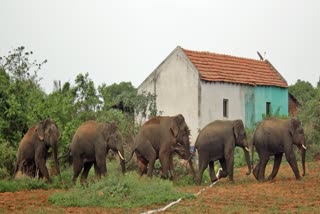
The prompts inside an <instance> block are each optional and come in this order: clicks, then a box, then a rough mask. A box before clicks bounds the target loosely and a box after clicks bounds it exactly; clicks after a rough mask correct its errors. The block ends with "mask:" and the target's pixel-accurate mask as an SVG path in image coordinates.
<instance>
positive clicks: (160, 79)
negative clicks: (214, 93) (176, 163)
mask: <svg viewBox="0 0 320 214" xmlns="http://www.w3.org/2000/svg"><path fill="white" fill-rule="evenodd" d="M154 82H155V83H156V86H155V87H154ZM198 88H199V73H198V72H197V71H195V69H194V67H193V65H192V64H191V63H190V61H189V59H188V58H187V57H186V56H185V54H184V52H183V51H182V50H181V49H180V48H179V47H178V48H176V49H175V50H174V51H173V52H172V53H171V54H170V55H169V57H168V58H167V59H166V60H165V61H164V62H163V63H161V64H160V66H159V67H158V68H157V69H156V70H155V72H153V73H152V74H151V75H150V76H149V77H148V78H147V79H146V80H145V81H144V82H143V83H142V84H141V85H140V86H139V91H140V92H141V91H149V92H152V93H153V92H154V90H155V91H156V95H157V98H156V99H157V101H156V102H157V108H158V111H161V112H162V115H164V116H174V115H177V114H182V115H183V116H184V117H185V120H186V123H187V124H188V126H189V128H190V130H191V143H192V144H194V142H195V140H196V138H197V136H198V132H197V130H198V123H199V122H198Z"/></svg>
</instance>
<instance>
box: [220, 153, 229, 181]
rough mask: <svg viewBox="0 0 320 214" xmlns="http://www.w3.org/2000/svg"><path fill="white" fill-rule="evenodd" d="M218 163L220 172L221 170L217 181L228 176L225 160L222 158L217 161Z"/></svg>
mask: <svg viewBox="0 0 320 214" xmlns="http://www.w3.org/2000/svg"><path fill="white" fill-rule="evenodd" d="M219 162H220V166H221V168H222V171H221V170H220V171H219V174H218V179H220V178H225V177H227V176H228V170H227V162H226V159H224V158H222V159H219Z"/></svg>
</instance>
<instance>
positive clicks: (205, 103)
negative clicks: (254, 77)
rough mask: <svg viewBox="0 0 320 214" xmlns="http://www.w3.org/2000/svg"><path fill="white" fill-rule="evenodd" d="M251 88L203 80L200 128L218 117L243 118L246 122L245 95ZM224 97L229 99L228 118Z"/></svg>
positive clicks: (220, 118) (228, 118)
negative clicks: (224, 114) (225, 113)
mask: <svg viewBox="0 0 320 214" xmlns="http://www.w3.org/2000/svg"><path fill="white" fill-rule="evenodd" d="M250 88H251V87H249V86H244V85H240V84H229V83H219V82H204V81H201V100H200V106H201V108H200V112H201V113H200V119H199V128H200V129H202V128H203V127H204V126H206V125H207V124H208V123H210V122H212V121H214V120H218V119H219V120H222V119H227V120H236V119H241V120H242V121H243V122H244V123H245V118H246V117H245V97H246V96H245V95H246V94H248V93H249V92H250V90H251V89H250ZM248 91H249V92H248ZM223 99H228V108H229V109H228V117H227V118H224V117H223Z"/></svg>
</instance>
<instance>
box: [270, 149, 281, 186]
mask: <svg viewBox="0 0 320 214" xmlns="http://www.w3.org/2000/svg"><path fill="white" fill-rule="evenodd" d="M281 160H282V153H281V154H276V155H274V164H273V169H272V172H271V174H270V175H269V177H268V180H272V179H274V178H275V177H276V175H277V174H278V171H279V168H280V163H281Z"/></svg>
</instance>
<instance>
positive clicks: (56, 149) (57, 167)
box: [52, 143, 60, 175]
mask: <svg viewBox="0 0 320 214" xmlns="http://www.w3.org/2000/svg"><path fill="white" fill-rule="evenodd" d="M52 150H53V160H54V166H55V169H56V173H57V175H60V168H59V161H58V146H57V143H55V144H54V145H53V146H52Z"/></svg>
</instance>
